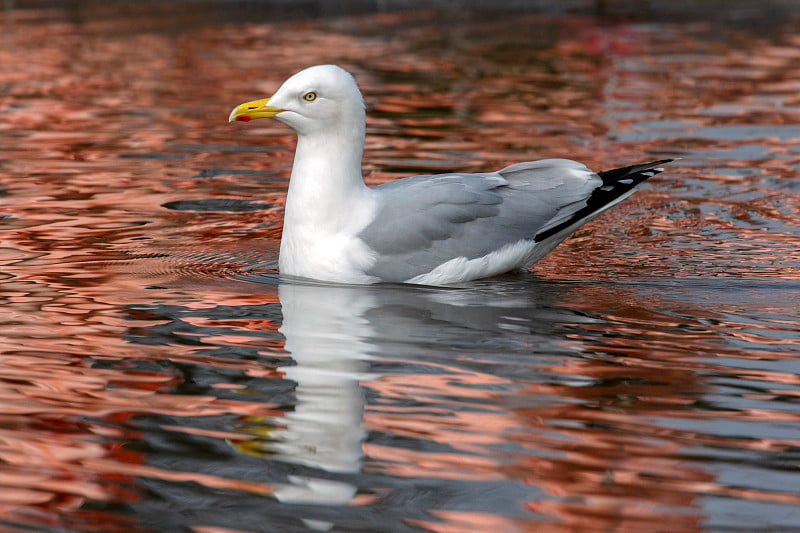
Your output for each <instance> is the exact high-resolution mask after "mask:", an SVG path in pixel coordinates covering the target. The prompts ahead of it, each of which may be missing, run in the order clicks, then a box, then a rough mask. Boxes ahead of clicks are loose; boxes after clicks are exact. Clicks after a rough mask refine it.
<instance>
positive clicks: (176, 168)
mask: <svg viewBox="0 0 800 533" xmlns="http://www.w3.org/2000/svg"><path fill="white" fill-rule="evenodd" d="M232 5H234V6H235V9H239V10H240V11H238V12H236V13H233V15H231V14H230V13H227V12H225V13H223V12H222V11H220V14H219V16H216V15H215V16H211V15H209V11H203V12H202V13H205V15H203V17H200V16H199V15H197V14H194V15H193V16H189V15H186V16H177V15H175V13H174V12H171V11H170V12H166V13H162V12H160V11H159V10H158V9H157V8H156V7H152V6H151V8H150V11H147V10H144V11H136V10H134V9H133V8H129V10H128V11H126V9H125V8H122V7H121V8H119V9H117V10H116V11H115V10H97V11H91V10H61V9H57V8H56V9H44V8H42V9H30V10H23V9H12V8H7V9H6V10H5V11H4V12H3V14H4V19H3V26H2V30H1V31H0V239H2V240H1V242H0V264H2V265H3V266H2V269H0V298H2V302H3V305H2V307H0V528H2V530H3V531H32V530H36V531H59V532H62V531H69V532H72V531H103V532H106V531H120V532H122V531H125V532H127V531H192V532H197V533H230V532H244V531H258V532H261V531H266V532H294V531H307V530H311V531H313V530H320V531H325V530H327V531H347V532H355V531H363V532H376V531H392V532H404V531H409V532H411V531H431V532H438V533H461V532H465V533H466V532H475V531H480V532H517V531H519V532H523V531H524V532H528V531H536V532H561V531H614V532H629V531H648V532H652V531H670V532H694V531H731V532H740V531H741V532H750V531H765V530H770V531H800V470H798V468H800V379H799V378H798V373H800V360H798V359H799V358H798V356H799V355H800V332H799V331H800V317H798V307H799V306H798V302H800V222H799V221H800V217H799V216H798V215H800V207H798V206H800V185H798V183H800V182H799V181H798V172H799V171H800V120H799V119H800V32H798V30H797V29H796V28H797V26H796V25H792V24H791V21H788V22H786V21H783V19H782V20H776V21H771V23H769V24H766V25H762V26H758V27H751V26H748V25H746V24H740V25H725V26H722V25H715V24H714V23H711V22H704V21H695V22H688V21H682V22H665V21H661V22H657V23H654V22H628V23H625V22H614V21H609V20H601V19H597V18H592V17H577V16H575V17H569V16H564V17H559V18H547V17H541V16H533V15H524V14H523V15H513V16H512V15H501V14H498V13H493V14H486V13H477V12H476V13H473V12H467V13H462V14H460V15H458V16H455V15H453V13H450V14H449V16H450V18H447V19H446V20H447V22H446V23H443V22H441V19H440V18H437V16H436V15H435V14H433V13H431V12H412V13H396V14H367V15H361V16H351V17H346V18H334V19H325V18H323V19H315V20H305V19H297V20H283V21H280V20H277V21H272V22H270V21H269V20H264V21H263V22H258V23H246V22H238V20H240V19H242V18H243V17H242V16H241V10H242V9H244V8H243V7H242V5H241V4H232ZM236 6H238V7H236ZM245 7H246V6H245ZM220 9H222V8H220ZM231 9H234V7H232V8H231ZM190 12H191V10H189V11H187V12H186V13H190ZM262 18H264V19H269V17H262ZM234 19H235V20H236V21H234V22H225V20H234ZM437 20H438V22H437ZM324 62H335V63H339V64H342V65H343V66H345V67H346V68H349V69H350V70H352V71H353V72H354V73H355V74H356V75H357V77H358V80H359V82H360V84H361V86H362V88H363V89H364V92H365V95H366V99H367V103H368V107H369V128H368V129H369V137H368V141H367V143H368V144H367V151H366V162H365V173H366V176H367V180H368V181H369V182H370V183H379V182H383V181H386V180H389V179H393V178H395V177H399V176H404V175H409V174H413V173H422V172H431V171H445V170H466V171H470V170H492V169H496V168H499V167H501V166H504V165H506V164H510V163H513V162H517V161H523V160H527V159H534V158H540V157H571V158H574V159H578V160H581V161H584V162H586V163H587V164H589V165H590V166H592V167H594V168H598V169H599V168H603V167H604V166H614V165H618V164H624V163H626V162H629V161H638V160H647V159H653V158H661V157H681V158H682V159H681V160H680V161H679V162H677V163H676V164H674V165H671V166H670V168H669V171H668V172H665V173H664V174H662V175H660V176H659V177H658V178H656V179H654V180H652V183H651V184H649V185H647V186H645V187H644V188H643V190H641V191H640V192H639V193H638V194H637V195H636V196H634V197H633V198H632V199H631V200H629V201H628V202H626V203H625V204H624V205H622V206H620V207H618V208H616V209H615V210H613V211H611V212H609V213H607V214H606V215H604V216H603V217H602V218H601V219H599V220H597V221H595V222H594V223H592V224H591V225H589V226H587V227H585V228H583V229H581V230H580V231H579V232H578V233H577V234H576V235H575V236H574V237H573V238H572V239H570V240H569V241H567V242H566V243H564V244H563V245H562V246H560V247H559V248H558V249H557V250H556V251H555V252H554V253H553V254H552V255H551V256H549V257H548V258H547V259H546V260H544V261H543V262H541V263H540V264H539V265H537V267H536V268H535V269H534V270H533V271H532V272H531V273H530V274H527V275H520V276H508V277H503V278H500V279H495V280H488V281H481V282H475V283H471V284H468V285H464V286H461V287H457V288H453V289H428V288H411V287H367V288H365V287H333V286H325V285H317V284H303V283H296V282H295V283H287V282H281V281H279V279H278V276H277V272H276V269H275V267H276V264H277V262H276V260H277V246H278V241H279V237H280V232H281V214H282V211H281V210H282V205H283V201H284V197H285V190H286V186H287V182H286V177H287V176H288V171H289V168H290V166H291V160H292V150H293V137H292V135H291V134H290V132H289V131H288V130H287V129H286V128H284V127H283V126H281V125H280V124H277V123H270V122H268V121H260V122H258V123H255V124H252V123H251V124H247V125H242V124H233V125H229V124H227V123H226V120H227V116H228V112H229V111H230V109H231V108H232V107H233V106H234V105H236V104H238V103H240V102H242V101H245V100H250V99H253V98H257V97H263V96H266V95H269V94H270V93H271V91H272V90H274V89H275V88H276V87H277V86H278V84H279V83H280V82H281V81H282V80H283V79H285V78H286V77H287V76H288V75H289V74H291V73H293V72H295V71H297V70H299V69H301V68H304V67H306V66H308V65H311V64H317V63H324Z"/></svg>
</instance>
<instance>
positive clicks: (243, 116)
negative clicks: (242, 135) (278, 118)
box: [228, 98, 285, 122]
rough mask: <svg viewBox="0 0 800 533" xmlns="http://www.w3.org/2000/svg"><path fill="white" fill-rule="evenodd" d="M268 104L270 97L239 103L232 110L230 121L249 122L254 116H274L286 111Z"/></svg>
mask: <svg viewBox="0 0 800 533" xmlns="http://www.w3.org/2000/svg"><path fill="white" fill-rule="evenodd" d="M267 104H269V98H263V99H261V100H253V101H252V102H245V103H243V104H239V105H238V106H236V107H235V108H234V109H233V111H231V115H230V116H229V117H228V122H233V121H234V120H239V121H242V122H247V121H248V120H253V119H254V118H272V117H274V116H275V115H277V114H278V113H281V112H283V111H285V110H284V109H279V108H277V107H270V106H269V105H267Z"/></svg>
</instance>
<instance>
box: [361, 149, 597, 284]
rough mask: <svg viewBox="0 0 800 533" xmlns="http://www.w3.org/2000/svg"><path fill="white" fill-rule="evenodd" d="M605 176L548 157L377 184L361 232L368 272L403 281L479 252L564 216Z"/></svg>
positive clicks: (554, 223)
mask: <svg viewBox="0 0 800 533" xmlns="http://www.w3.org/2000/svg"><path fill="white" fill-rule="evenodd" d="M601 184H602V180H601V179H600V178H599V177H598V176H597V175H596V174H594V173H592V172H591V171H590V170H589V169H587V168H586V167H585V166H584V165H582V164H580V163H576V162H574V161H569V160H564V159H546V160H542V161H533V162H529V163H520V164H517V165H512V166H510V167H507V168H505V169H503V170H500V171H498V172H495V173H487V174H441V175H436V176H415V177H412V178H405V179H401V180H397V181H394V182H390V183H386V184H384V185H380V186H378V187H375V188H374V191H375V192H376V193H377V196H378V201H379V210H378V214H377V216H376V217H375V219H374V220H373V221H372V222H371V223H370V224H369V225H368V226H367V227H366V228H365V229H364V230H363V231H362V232H361V234H360V235H359V237H360V238H361V239H362V240H363V241H364V242H365V243H366V244H367V245H368V246H369V247H370V248H371V249H372V250H374V251H375V252H377V261H376V263H375V265H374V266H373V267H372V268H371V269H370V270H369V271H368V272H367V273H368V274H370V275H373V276H377V277H378V278H380V279H382V280H383V281H395V282H402V281H406V280H408V279H411V278H413V277H415V276H417V275H420V274H425V273H427V272H430V271H431V270H433V269H434V268H435V267H437V266H438V265H440V264H442V263H445V262H447V261H449V260H451V259H454V258H457V257H464V258H467V259H473V258H476V257H482V256H484V255H486V254H488V253H491V252H492V251H494V250H498V249H500V248H502V247H503V246H505V245H507V244H511V243H515V242H519V241H521V240H530V241H533V239H534V237H535V235H536V234H537V233H538V232H540V231H542V230H546V229H547V228H549V227H555V226H557V225H558V224H560V223H563V222H564V221H566V220H569V219H570V217H571V216H572V215H574V214H575V213H576V212H577V211H578V210H580V209H581V208H582V207H585V206H586V199H587V198H588V197H589V196H590V195H591V193H592V191H593V190H595V189H596V188H597V187H598V186H599V185H601Z"/></svg>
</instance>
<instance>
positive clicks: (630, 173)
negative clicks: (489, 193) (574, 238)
mask: <svg viewBox="0 0 800 533" xmlns="http://www.w3.org/2000/svg"><path fill="white" fill-rule="evenodd" d="M673 161H675V159H660V160H658V161H651V162H649V163H639V164H637V165H629V166H627V167H620V168H612V169H610V170H604V171H601V172H598V173H597V175H598V176H600V178H602V180H603V184H602V185H601V186H599V187H598V188H596V189H595V190H594V192H593V193H592V194H591V196H589V198H587V199H586V206H585V207H583V208H582V209H580V210H578V211H577V212H576V213H575V214H574V215H573V216H572V217H571V218H570V219H569V220H567V221H565V222H562V223H561V224H559V225H557V226H555V227H553V228H550V229H548V230H545V231H543V232H540V233H538V234H536V236H535V237H534V241H535V242H541V241H543V240H545V239H547V238H548V237H551V236H553V235H555V234H556V233H559V232H560V231H562V230H564V229H566V228H568V227H570V226H572V225H574V224H576V223H578V222H580V221H581V220H583V219H588V218H590V217H592V215H595V213H597V212H598V211H600V212H602V211H604V210H605V209H607V206H608V205H609V204H613V203H614V202H615V201H617V200H618V199H619V198H620V197H621V196H624V195H625V194H626V193H628V192H629V191H632V190H633V189H635V188H636V187H637V186H638V185H639V184H641V183H642V182H643V181H645V180H647V179H650V178H652V177H653V176H655V175H656V174H659V173H661V172H663V171H664V169H663V168H661V167H660V166H659V165H666V164H667V163H671V162H673ZM595 216H596V215H595Z"/></svg>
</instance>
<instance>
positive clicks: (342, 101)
mask: <svg viewBox="0 0 800 533" xmlns="http://www.w3.org/2000/svg"><path fill="white" fill-rule="evenodd" d="M257 118H274V119H276V120H279V121H281V122H283V123H284V124H287V125H289V126H291V127H292V129H294V130H295V131H296V132H297V134H298V135H313V134H315V133H320V132H332V133H337V132H341V131H342V129H343V128H344V129H349V130H352V129H353V128H355V129H360V130H363V128H364V102H363V100H362V98H361V92H360V91H359V90H358V86H357V85H356V82H355V80H354V79H353V76H352V75H350V73H349V72H347V71H346V70H344V69H343V68H341V67H338V66H336V65H317V66H314V67H309V68H307V69H305V70H302V71H300V72H298V73H297V74H295V75H294V76H292V77H291V78H289V79H288V80H286V81H285V82H283V85H281V86H280V88H279V89H278V90H277V91H276V92H275V94H274V95H272V96H271V97H269V98H264V99H261V100H253V101H252V102H245V103H243V104H240V105H238V106H236V107H235V108H234V109H233V111H231V114H230V116H229V117H228V122H234V121H242V122H247V121H249V120H254V119H257Z"/></svg>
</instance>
